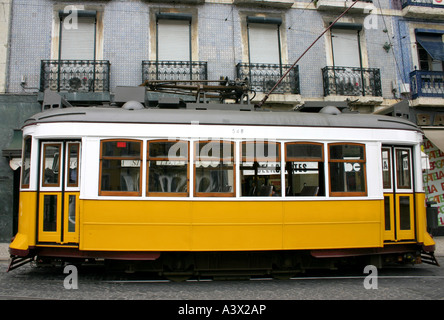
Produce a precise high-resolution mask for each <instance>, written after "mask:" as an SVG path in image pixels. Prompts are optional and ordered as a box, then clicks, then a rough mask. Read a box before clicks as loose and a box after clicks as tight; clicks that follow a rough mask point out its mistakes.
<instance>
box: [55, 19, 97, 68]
mask: <svg viewBox="0 0 444 320" xmlns="http://www.w3.org/2000/svg"><path fill="white" fill-rule="evenodd" d="M65 23H66V25H65ZM61 28H62V30H61V37H62V38H61V41H60V46H61V48H60V50H61V51H60V59H61V60H94V59H95V56H94V55H95V17H78V18H77V28H74V26H73V25H72V21H65V20H64V21H63V22H62V24H61Z"/></svg>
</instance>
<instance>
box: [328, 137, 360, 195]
mask: <svg viewBox="0 0 444 320" xmlns="http://www.w3.org/2000/svg"><path fill="white" fill-rule="evenodd" d="M329 168H330V194H331V195H332V196H365V195H366V194H367V189H366V185H367V183H366V173H365V146H364V145H361V144H348V143H335V144H330V145H329Z"/></svg>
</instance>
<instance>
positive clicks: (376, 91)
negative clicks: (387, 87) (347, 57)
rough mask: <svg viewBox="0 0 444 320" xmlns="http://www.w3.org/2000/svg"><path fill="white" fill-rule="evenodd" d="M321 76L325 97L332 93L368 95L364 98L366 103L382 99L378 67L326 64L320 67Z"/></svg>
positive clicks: (335, 94) (338, 94)
mask: <svg viewBox="0 0 444 320" xmlns="http://www.w3.org/2000/svg"><path fill="white" fill-rule="evenodd" d="M322 77H323V81H324V96H326V97H327V96H332V95H333V96H361V97H370V98H368V99H366V100H367V103H371V102H372V103H375V102H376V104H378V103H381V102H382V100H383V99H382V89H381V75H380V72H379V69H374V68H373V69H365V68H355V67H328V66H327V67H324V68H323V69H322ZM373 97H381V98H376V99H375V98H373ZM360 100H363V99H360ZM362 102H365V101H362Z"/></svg>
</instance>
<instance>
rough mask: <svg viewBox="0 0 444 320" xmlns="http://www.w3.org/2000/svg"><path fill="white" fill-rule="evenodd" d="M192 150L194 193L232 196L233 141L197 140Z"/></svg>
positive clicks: (198, 194) (233, 180)
mask: <svg viewBox="0 0 444 320" xmlns="http://www.w3.org/2000/svg"><path fill="white" fill-rule="evenodd" d="M194 150H195V157H194V159H195V163H194V170H195V175H194V177H195V178H194V179H195V180H194V188H195V195H196V196H214V197H234V196H235V176H234V142H230V141H218V140H213V141H198V142H196V143H195V148H194Z"/></svg>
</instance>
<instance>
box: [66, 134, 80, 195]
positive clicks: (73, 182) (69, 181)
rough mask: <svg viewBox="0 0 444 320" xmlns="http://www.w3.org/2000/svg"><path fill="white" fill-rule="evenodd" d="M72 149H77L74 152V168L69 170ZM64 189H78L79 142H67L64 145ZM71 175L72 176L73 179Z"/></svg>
mask: <svg viewBox="0 0 444 320" xmlns="http://www.w3.org/2000/svg"><path fill="white" fill-rule="evenodd" d="M72 147H77V151H76V159H75V160H76V166H75V168H74V169H71V150H72ZM66 159H67V160H66V187H67V188H78V187H79V177H80V176H79V173H80V170H79V169H80V168H79V163H80V162H79V161H80V142H68V143H67V144H66ZM72 174H74V175H75V176H74V179H73V176H72Z"/></svg>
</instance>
